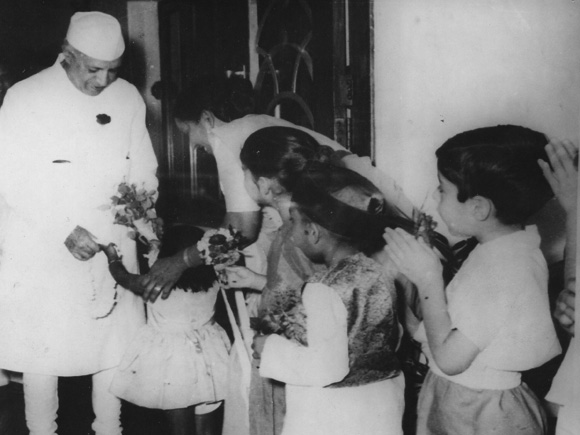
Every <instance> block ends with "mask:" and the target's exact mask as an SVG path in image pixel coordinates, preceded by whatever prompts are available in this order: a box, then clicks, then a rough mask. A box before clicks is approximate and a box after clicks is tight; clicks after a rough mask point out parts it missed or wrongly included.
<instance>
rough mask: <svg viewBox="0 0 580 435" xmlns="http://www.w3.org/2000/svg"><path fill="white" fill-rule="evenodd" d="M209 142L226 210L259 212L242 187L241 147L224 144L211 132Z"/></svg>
mask: <svg viewBox="0 0 580 435" xmlns="http://www.w3.org/2000/svg"><path fill="white" fill-rule="evenodd" d="M209 140H210V142H211V143H212V150H213V153H214V156H215V160H216V164H217V169H218V176H219V182H220V187H221V189H222V192H223V194H224V198H225V202H226V210H227V211H229V212H234V213H243V212H253V211H258V210H260V207H259V206H258V204H256V202H255V201H254V200H253V199H252V198H251V197H250V195H249V194H248V192H247V191H246V188H245V186H244V171H243V170H242V162H241V161H240V149H241V146H238V145H237V144H234V143H225V142H223V141H222V140H221V138H220V137H219V136H218V135H217V134H215V133H213V132H212V133H210V136H209Z"/></svg>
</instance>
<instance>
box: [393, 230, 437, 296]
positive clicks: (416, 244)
mask: <svg viewBox="0 0 580 435" xmlns="http://www.w3.org/2000/svg"><path fill="white" fill-rule="evenodd" d="M383 238H384V239H385V242H387V245H386V246H385V247H384V248H383V249H384V250H385V253H386V254H387V255H388V256H389V258H390V259H391V260H392V261H393V263H395V265H396V266H397V268H398V269H399V271H400V272H401V273H403V274H404V275H405V276H406V277H407V278H409V279H410V280H411V281H412V282H413V283H415V285H417V287H419V288H425V287H427V286H428V285H430V284H432V283H433V282H434V280H439V281H441V280H442V279H443V278H442V275H443V267H442V266H441V261H440V260H439V256H438V255H437V253H436V252H435V251H434V250H433V249H432V248H431V247H430V246H429V245H427V243H425V241H424V240H423V239H415V238H414V237H413V236H412V235H410V234H409V233H407V232H405V231H404V230H402V229H400V228H397V229H396V230H393V229H391V228H387V229H385V234H384V235H383Z"/></svg>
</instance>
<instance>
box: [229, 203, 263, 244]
mask: <svg viewBox="0 0 580 435" xmlns="http://www.w3.org/2000/svg"><path fill="white" fill-rule="evenodd" d="M261 223H262V212H261V210H256V211H244V212H233V211H228V212H226V215H225V217H224V220H223V223H222V227H223V228H228V227H229V226H230V225H231V226H232V227H234V228H235V229H237V230H238V231H240V232H241V233H242V235H243V236H244V238H245V239H246V240H247V244H248V245H251V244H252V243H254V242H255V241H256V240H257V239H258V235H259V234H260V226H261Z"/></svg>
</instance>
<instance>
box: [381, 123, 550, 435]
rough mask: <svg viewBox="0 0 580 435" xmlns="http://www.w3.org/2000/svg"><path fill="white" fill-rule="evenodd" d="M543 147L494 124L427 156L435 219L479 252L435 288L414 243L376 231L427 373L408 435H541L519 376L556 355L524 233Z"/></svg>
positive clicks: (544, 191) (532, 246)
mask: <svg viewBox="0 0 580 435" xmlns="http://www.w3.org/2000/svg"><path fill="white" fill-rule="evenodd" d="M546 143H547V140H546V137H545V136H544V135H543V134H541V133H538V132H535V131H533V130H530V129H527V128H524V127H519V126H512V125H502V126H496V127H486V128H480V129H476V130H471V131H467V132H464V133H461V134H458V135H456V136H455V137H453V138H451V139H449V140H448V141H446V142H445V143H444V144H443V145H442V146H441V147H440V148H439V149H438V150H437V152H436V156H437V159H438V160H437V168H438V171H439V189H438V192H439V206H438V212H439V214H440V216H441V218H442V219H443V221H444V222H445V224H447V226H448V228H449V231H450V232H451V233H452V234H453V235H456V236H460V237H469V236H472V237H476V238H477V240H478V242H479V244H478V245H477V246H476V247H475V249H474V250H473V251H472V252H471V253H470V254H469V256H468V257H467V260H465V262H464V263H463V265H462V266H461V268H460V269H459V271H458V273H457V274H456V275H455V277H454V278H453V279H452V281H451V282H450V283H449V285H448V286H447V288H444V284H443V279H442V277H441V265H440V262H439V259H438V258H437V256H436V255H435V253H434V252H433V251H432V249H431V248H430V247H429V246H427V245H426V244H425V243H424V242H423V241H421V240H416V239H414V238H413V237H411V236H409V235H408V234H404V233H403V232H401V231H400V230H392V229H387V230H385V235H384V238H385V240H386V242H387V246H386V247H385V252H386V253H387V255H388V256H389V257H390V258H391V259H392V261H394V262H395V264H396V265H397V267H398V268H399V270H400V271H401V272H403V273H404V274H405V275H407V277H408V278H409V279H410V280H411V281H413V282H414V283H415V284H416V285H417V287H418V291H419V296H420V301H421V310H422V314H423V325H422V327H420V328H419V331H418V332H417V333H416V335H415V338H417V339H418V340H420V341H422V342H424V343H426V345H427V346H426V352H427V354H428V357H429V366H430V372H429V373H428V374H427V377H426V379H425V382H424V384H423V387H422V389H421V393H420V397H419V404H418V422H417V434H418V435H425V434H443V433H444V434H449V435H464V434H488V433H498V434H516V433H517V434H529V435H539V434H544V433H545V431H546V421H545V414H544V411H543V409H542V407H541V404H540V402H539V400H538V398H537V397H536V396H535V395H534V394H533V392H532V391H531V390H530V389H529V388H528V387H527V386H526V385H525V384H523V383H522V382H521V372H522V371H524V370H527V369H531V368H534V367H538V366H540V365H542V364H543V363H545V362H547V361H548V360H550V359H551V358H552V357H554V356H556V355H557V354H558V353H559V352H560V345H559V343H558V340H557V337H556V334H555V331H554V326H553V323H552V320H551V318H550V308H549V303H548V293H547V283H548V275H547V266H546V261H545V260H544V257H543V255H542V253H541V251H540V249H539V245H540V237H539V234H538V232H537V229H536V228H535V227H525V226H524V222H525V221H526V219H527V218H529V217H530V216H531V215H532V214H534V213H535V212H536V211H538V210H539V209H540V208H541V207H542V206H543V205H544V203H545V202H546V201H547V200H548V199H550V198H551V197H552V195H553V193H552V191H551V189H550V186H549V184H548V183H547V181H546V180H545V179H544V177H543V174H542V170H541V169H540V166H539V165H538V160H539V159H542V160H547V156H546V154H545V151H544V146H545V145H546Z"/></svg>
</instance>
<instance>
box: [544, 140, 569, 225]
mask: <svg viewBox="0 0 580 435" xmlns="http://www.w3.org/2000/svg"><path fill="white" fill-rule="evenodd" d="M546 153H547V154H548V158H549V159H550V165H552V167H551V168H550V165H548V163H547V162H544V161H543V160H538V164H539V165H540V167H541V168H542V172H543V173H544V177H546V180H548V183H550V187H551V188H552V190H553V191H554V194H555V195H556V197H557V198H558V201H559V202H560V204H561V205H562V207H563V208H564V210H565V211H566V213H574V214H575V213H576V198H577V196H576V195H577V191H578V162H577V158H578V147H577V146H576V145H575V144H574V143H573V142H571V141H569V140H556V139H552V140H550V142H549V143H548V145H546Z"/></svg>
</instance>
